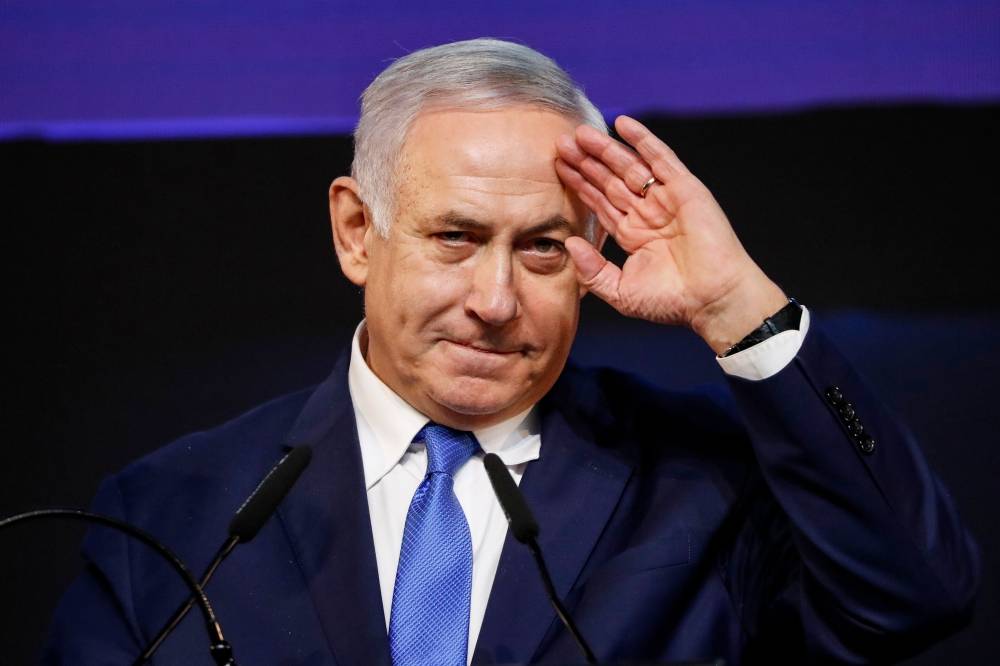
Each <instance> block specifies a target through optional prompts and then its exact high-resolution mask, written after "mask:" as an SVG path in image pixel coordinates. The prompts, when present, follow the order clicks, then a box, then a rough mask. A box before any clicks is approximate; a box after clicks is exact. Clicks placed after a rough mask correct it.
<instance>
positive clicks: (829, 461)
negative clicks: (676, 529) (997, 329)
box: [728, 326, 980, 663]
mask: <svg viewBox="0 0 1000 666" xmlns="http://www.w3.org/2000/svg"><path fill="white" fill-rule="evenodd" d="M728 382H729V385H730V388H731V390H732V392H733V394H734V396H735V399H736V403H737V406H738V409H739V411H740V413H741V415H742V417H743V420H744V423H745V426H746V428H747V430H748V433H749V435H750V438H751V441H752V443H753V447H754V452H755V454H756V457H757V460H758V462H759V465H760V469H761V471H762V475H763V480H764V484H765V485H766V489H765V491H769V494H771V495H773V497H774V498H775V499H776V500H777V507H778V508H777V509H776V511H775V513H777V514H780V518H781V520H780V521H777V522H776V521H771V522H770V524H771V525H772V527H770V528H766V529H764V530H763V531H762V536H760V537H759V538H758V539H757V541H758V544H757V546H756V547H750V546H747V543H746V542H745V541H744V542H743V543H742V544H741V546H740V547H739V548H738V549H737V550H736V551H735V552H734V559H736V560H740V558H742V560H743V561H742V562H740V561H737V563H736V564H734V565H733V566H732V567H731V571H735V572H736V575H734V576H733V579H732V584H731V594H733V596H734V597H736V599H735V602H736V604H737V607H738V608H743V609H752V612H753V613H754V615H755V616H754V617H747V618H745V624H747V625H748V626H752V627H755V628H762V627H766V626H768V624H770V625H771V627H772V628H777V629H778V631H780V630H781V627H782V626H784V628H785V629H786V630H787V629H788V622H787V621H785V620H787V618H789V617H794V618H796V619H795V622H796V623H798V625H799V626H798V632H796V633H798V634H799V639H798V640H800V641H801V642H802V643H803V645H802V648H804V649H805V650H806V651H807V652H808V653H811V654H812V655H813V656H816V657H819V658H822V659H833V660H836V661H838V662H848V663H850V662H871V661H873V660H874V661H883V660H889V659H898V658H900V657H902V656H905V655H907V654H911V653H914V652H916V651H919V650H920V649H922V648H924V647H926V646H927V645H928V644H929V643H930V642H932V641H934V640H937V639H939V638H940V637H941V636H943V635H945V634H947V633H950V632H951V631H954V630H955V629H956V628H957V627H959V626H961V625H962V624H964V623H965V622H966V621H967V619H968V616H969V614H970V613H971V608H972V605H973V600H974V597H975V594H976V590H977V587H978V584H979V574H980V558H979V554H978V551H977V548H976V545H975V543H974V542H973V540H972V538H971V536H970V535H969V534H968V533H967V531H966V530H965V528H964V527H963V525H962V523H961V521H960V520H959V518H958V514H957V512H956V509H955V506H954V503H953V501H952V499H951V497H950V496H949V495H948V492H947V490H946V489H945V488H944V487H943V486H942V484H941V482H940V480H938V479H937V477H936V476H935V475H934V474H933V473H932V472H931V471H930V469H929V468H928V466H927V462H926V461H925V459H924V458H923V456H922V454H921V452H920V449H919V447H918V446H917V443H916V442H915V441H914V438H913V437H912V435H911V434H910V433H909V432H907V431H906V430H905V429H904V428H903V427H902V426H901V425H900V424H899V423H898V422H897V421H896V420H895V419H894V418H893V417H892V416H891V415H890V414H889V413H888V412H887V410H886V409H885V408H884V407H883V406H882V405H881V404H880V403H879V402H878V401H877V400H876V399H875V397H874V396H873V395H872V393H871V391H870V390H869V389H868V388H867V387H866V386H865V385H864V383H863V382H862V381H861V380H860V378H859V377H858V376H857V375H856V374H855V372H854V371H853V370H852V369H851V368H850V366H849V364H848V363H847V362H846V361H845V360H844V359H843V357H842V356H841V355H840V354H839V353H838V352H837V350H836V349H834V348H833V346H832V345H831V344H830V342H829V341H828V340H827V339H826V337H825V336H824V335H823V332H822V331H821V330H819V328H818V327H815V326H814V327H813V328H811V330H810V331H809V333H808V335H807V336H806V340H805V341H804V343H803V346H802V348H801V349H800V350H799V353H798V355H797V356H796V358H795V359H794V360H793V361H792V362H791V363H790V364H789V365H788V366H786V367H785V368H784V369H783V370H781V371H780V372H779V373H778V374H776V375H774V376H772V377H770V378H768V379H766V380H763V381H758V382H752V381H746V380H741V379H737V378H729V379H728ZM763 522H764V524H768V523H767V521H763ZM778 523H781V524H783V525H785V526H786V527H785V528H775V527H773V525H775V524H778ZM781 532H785V533H786V534H781ZM786 537H787V538H786ZM761 541H764V542H765V543H764V544H763V545H761V544H760V543H759V542H761ZM782 543H785V544H787V545H788V547H787V548H785V549H784V551H782V547H781V545H780V544H782ZM761 553H767V554H768V555H770V556H773V557H770V558H769V559H767V560H766V561H768V562H769V563H768V564H767V565H766V566H764V567H763V568H761V567H760V566H758V565H759V563H760V562H762V561H765V560H759V561H758V562H757V563H754V562H751V561H749V560H750V559H752V558H757V557H759V556H760V555H761ZM789 553H791V556H790V555H789ZM775 567H780V568H781V569H782V571H781V572H780V576H779V577H782V578H783V583H782V585H783V587H782V589H781V590H780V591H778V592H776V593H775V595H774V596H773V597H772V600H771V603H770V605H769V606H768V605H767V604H761V603H760V602H759V601H756V600H754V599H752V598H751V597H752V596H753V595H755V594H758V593H759V592H760V589H761V583H760V581H761V579H762V577H764V578H766V577H767V576H768V575H772V577H773V576H776V575H778V574H777V573H776V572H775V571H774V568H775ZM769 569H770V571H768V570H769ZM740 572H743V574H742V575H741V573H740ZM751 581H752V582H751ZM748 612H749V610H748ZM768 616H770V618H769V617H768ZM775 618H778V619H775ZM781 618H784V620H783V619H781Z"/></svg>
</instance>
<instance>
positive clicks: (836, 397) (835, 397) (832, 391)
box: [826, 386, 844, 406]
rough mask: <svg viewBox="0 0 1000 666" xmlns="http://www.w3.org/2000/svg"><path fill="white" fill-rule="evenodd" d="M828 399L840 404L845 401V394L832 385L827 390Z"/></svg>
mask: <svg viewBox="0 0 1000 666" xmlns="http://www.w3.org/2000/svg"><path fill="white" fill-rule="evenodd" d="M826 399H827V400H829V401H830V402H831V403H832V404H834V405H837V406H839V405H840V403H842V402H844V394H843V393H841V392H840V389H839V388H838V387H836V386H831V387H830V388H828V389H827V390H826Z"/></svg>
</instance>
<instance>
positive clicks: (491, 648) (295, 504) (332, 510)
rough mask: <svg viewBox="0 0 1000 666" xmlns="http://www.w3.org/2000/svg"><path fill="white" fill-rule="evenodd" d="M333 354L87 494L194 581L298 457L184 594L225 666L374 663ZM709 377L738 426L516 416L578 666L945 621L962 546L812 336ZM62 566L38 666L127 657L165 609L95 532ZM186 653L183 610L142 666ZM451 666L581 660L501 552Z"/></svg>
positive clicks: (157, 587) (817, 641) (762, 648)
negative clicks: (533, 448) (324, 369)
mask: <svg viewBox="0 0 1000 666" xmlns="http://www.w3.org/2000/svg"><path fill="white" fill-rule="evenodd" d="M347 361H348V356H347V355H344V357H343V358H342V359H341V361H340V362H339V363H338V365H337V367H336V368H335V370H334V371H333V374H332V376H331V377H330V378H329V379H328V380H327V381H326V382H324V383H323V384H321V385H320V386H319V387H318V388H316V389H315V390H310V391H304V392H301V393H297V394H293V395H289V396H286V397H283V398H280V399H278V400H275V401H273V402H270V403H268V404H266V405H264V406H262V407H259V408H257V409H255V410H254V411H252V412H250V413H248V414H246V415H244V416H241V417H240V418H237V419H236V420H234V421H232V422H230V423H227V424H225V425H223V426H221V427H219V428H216V429H214V430H212V431H209V432H203V433H197V434H194V435H191V436H188V437H186V438H184V439H181V440H179V441H178V442H175V443H174V444H172V445H170V446H168V447H166V448H164V449H162V450H160V451H158V452H156V453H154V454H153V455H151V456H149V457H147V458H145V459H143V460H141V461H139V462H137V463H135V464H133V465H132V466H130V467H129V468H127V469H126V470H125V471H123V472H122V473H120V474H118V475H117V476H115V477H113V478H111V479H109V480H108V481H106V482H105V483H104V484H103V485H102V487H101V489H100V491H99V493H98V496H97V499H96V500H95V504H94V506H95V509H96V510H98V511H101V512H104V513H108V514H112V515H115V516H118V517H120V518H123V519H126V520H128V521H131V522H133V523H135V524H138V525H140V526H143V527H145V528H146V529H148V530H149V531H151V532H152V533H154V534H155V535H157V536H158V537H159V538H161V539H162V540H163V541H164V542H166V543H167V544H168V545H170V546H171V547H172V548H174V549H175V550H176V551H177V552H178V553H179V554H180V555H181V556H182V558H183V559H184V560H185V561H186V562H188V563H189V565H190V566H191V567H192V569H194V570H195V571H200V570H201V568H202V567H203V566H205V564H207V562H208V560H209V559H210V557H211V555H212V554H213V553H214V551H215V549H216V548H217V547H218V546H219V544H220V543H221V541H222V540H223V538H224V535H225V534H226V526H227V524H228V521H229V519H230V517H231V516H232V514H233V512H234V511H235V509H236V508H237V507H238V506H239V504H240V503H241V501H242V500H243V499H244V498H245V497H246V496H247V495H248V494H249V493H250V492H251V491H252V490H253V488H254V486H255V485H256V484H257V482H258V481H259V480H260V478H261V477H262V476H263V475H264V474H265V473H266V471H267V470H268V469H269V468H270V467H271V466H272V465H273V464H274V462H275V461H276V460H277V459H278V458H279V457H280V456H281V455H282V451H283V448H284V447H286V446H288V445H300V444H308V445H309V446H311V447H312V448H313V451H314V458H313V461H312V464H311V465H310V467H309V468H308V469H307V470H306V472H305V474H304V475H303V477H302V478H301V479H300V481H299V483H298V485H297V486H296V487H295V488H294V489H293V490H292V492H291V494H290V495H289V496H288V497H287V498H286V500H285V501H284V503H283V504H282V506H281V507H280V509H279V511H278V514H277V516H276V517H275V518H274V519H272V520H271V521H270V522H269V523H268V524H267V525H266V526H265V527H264V529H263V530H262V531H261V533H260V534H259V535H258V537H257V539H256V540H255V541H253V542H252V543H250V544H247V545H245V546H243V547H241V548H239V549H237V550H236V552H235V553H234V554H233V556H232V557H231V558H230V560H229V561H227V562H226V563H225V564H224V565H223V567H222V568H221V569H220V570H219V572H218V574H217V575H216V577H215V579H214V580H213V581H212V582H211V584H210V585H209V586H208V590H207V591H208V594H209V597H210V598H211V600H212V601H213V604H214V606H215V608H216V610H217V613H218V615H219V618H220V620H221V622H222V623H223V627H224V629H225V631H226V634H227V637H228V638H229V639H230V640H231V641H232V643H233V645H234V647H235V649H236V653H237V657H238V658H239V663H240V664H242V665H243V666H254V665H261V666H265V665H266V666H274V665H276V664H282V665H292V664H295V665H301V666H307V665H308V666H319V665H321V664H322V665H328V664H339V665H340V666H355V665H366V666H367V665H388V664H389V662H390V660H389V651H388V643H387V639H386V630H385V625H384V619H383V609H382V603H381V597H380V593H379V585H378V579H377V571H376V564H375V555H374V547H373V544H372V537H371V528H370V524H369V516H368V507H367V501H366V496H365V488H364V481H363V473H362V467H361V457H360V452H359V446H358V440H357V433H356V429H355V423H354V415H353V410H352V407H351V402H350V397H349V394H348V389H347ZM729 383H730V388H731V393H732V396H733V398H735V403H736V404H735V411H736V412H737V413H738V414H739V415H740V416H741V417H742V418H739V417H737V416H734V414H733V412H734V410H733V409H732V407H733V406H732V405H729V406H728V407H727V406H726V405H724V404H723V401H721V400H720V399H718V398H713V397H712V396H710V395H695V394H678V393H668V392H663V391H660V390H658V389H655V388H653V387H650V386H646V385H642V384H640V383H639V382H637V381H636V380H634V379H632V378H630V377H628V376H625V375H622V374H621V373H618V372H615V371H609V370H599V371H584V370H580V369H576V368H574V367H568V368H567V369H566V370H565V372H564V373H563V375H562V376H561V378H560V379H559V381H558V383H557V384H556V386H555V387H554V388H553V389H552V390H551V391H550V393H549V394H548V395H547V396H546V397H545V398H544V400H543V401H542V402H541V403H540V413H541V428H542V449H541V457H540V458H539V460H537V461H536V462H533V463H531V464H530V465H529V466H528V469H527V472H526V473H525V475H524V478H523V480H522V483H521V488H522V489H523V491H524V493H525V495H526V496H527V498H528V501H529V502H530V503H531V505H532V506H533V508H534V510H535V512H536V514H537V517H538V520H539V522H540V524H541V526H542V533H541V539H540V541H541V546H542V548H543V550H544V552H545V554H546V556H547V558H548V562H549V566H550V567H551V570H552V574H553V578H554V579H555V585H556V588H557V589H558V591H559V594H560V595H562V596H563V597H564V598H565V599H566V602H567V605H568V606H569V608H570V609H571V610H572V612H573V614H574V615H575V616H576V619H577V621H578V623H579V625H580V627H581V629H582V631H583V633H584V635H585V636H587V638H588V639H589V641H590V643H591V644H592V646H593V648H594V650H595V652H596V653H597V655H598V656H599V657H600V658H601V659H621V660H625V659H630V660H635V659H655V660H686V659H701V658H710V657H724V658H726V659H727V660H728V661H729V663H752V662H763V661H765V660H770V659H785V658H787V659H793V660H794V661H795V662H796V663H802V662H805V661H812V660H815V661H824V660H835V661H844V662H857V661H884V660H888V659H893V658H896V657H899V656H902V655H905V654H908V653H910V652H913V651H916V650H918V649H920V648H921V647H923V646H925V645H926V644H927V643H929V642H930V641H932V640H934V639H935V638H937V637H939V636H941V635H942V634H944V633H946V632H948V631H950V630H952V629H953V628H954V627H956V626H958V625H960V624H961V623H962V622H963V621H964V619H965V618H966V617H967V615H968V613H969V610H970V607H971V604H972V599H973V597H974V594H975V589H976V587H977V582H978V573H979V558H978V554H977V551H976V548H975V545H974V544H973V543H972V540H971V538H970V537H969V536H968V535H967V533H966V531H965V529H964V528H963V527H962V525H961V523H960V522H959V519H958V517H957V515H956V513H955V508H954V506H953V504H952V502H951V500H950V499H949V497H948V495H947V493H946V491H945V490H943V489H942V487H941V485H940V483H939V482H938V480H937V479H936V478H935V476H934V475H933V474H932V473H931V472H930V471H929V470H928V468H927V466H926V463H925V461H924V459H923V458H922V456H921V455H920V453H919V450H918V448H917V446H916V444H915V443H914V442H913V441H912V439H911V437H910V436H909V435H908V434H907V433H906V432H905V430H903V429H901V428H900V426H899V425H898V424H897V423H896V421H895V420H894V419H893V418H892V417H891V416H890V415H889V414H887V413H886V411H885V410H884V408H883V407H882V406H881V405H880V404H879V403H878V402H877V401H876V400H875V399H874V398H873V397H872V396H871V395H870V393H869V391H868V389H867V388H866V387H865V386H864V385H863V384H862V382H861V381H859V379H858V378H857V377H856V375H855V374H854V372H853V371H852V370H851V369H850V367H849V366H848V365H847V364H846V362H845V361H844V360H843V359H842V358H841V357H840V356H839V354H838V353H837V352H836V351H835V350H833V349H832V348H831V347H830V345H829V343H828V342H827V341H826V340H825V339H824V337H823V334H822V332H821V331H820V330H818V328H817V327H815V326H814V327H813V329H812V330H811V331H810V333H809V335H808V336H807V339H806V342H805V344H804V346H803V347H802V349H801V351H800V353H799V355H798V356H797V358H796V359H795V360H794V361H793V362H792V363H791V364H790V365H789V366H788V367H786V368H785V369H784V370H782V371H781V372H780V373H779V374H777V375H776V376H774V377H772V378H770V379H767V380H765V381H761V382H746V381H742V380H737V379H730V380H729ZM832 385H836V386H838V387H840V389H841V390H842V392H843V394H844V395H845V396H846V399H847V400H849V401H851V403H853V407H854V409H855V410H856V412H857V414H858V416H859V417H860V419H861V421H862V422H863V424H864V428H865V430H866V432H868V433H870V434H871V435H872V436H873V437H874V438H875V443H876V444H875V449H874V451H873V452H872V453H871V454H870V455H866V454H865V453H863V452H862V451H860V450H859V448H858V446H857V443H856V440H855V439H854V438H852V437H851V435H850V434H849V432H848V430H847V427H846V421H845V420H844V418H842V416H841V415H840V414H839V412H838V410H837V409H836V408H835V407H834V406H833V405H831V404H830V402H829V401H828V400H827V399H826V397H825V391H826V389H827V388H828V387H830V386H832ZM728 399H729V398H728V397H727V398H726V400H728ZM483 491H484V492H489V489H484V490H483ZM84 552H85V556H86V558H87V561H88V567H87V570H86V572H85V573H84V575H83V576H82V577H81V578H80V579H79V580H77V581H76V582H75V583H74V585H73V586H72V587H71V589H70V590H69V591H68V592H67V594H66V596H65V597H64V599H63V601H62V603H61V604H60V606H59V608H58V609H57V612H56V617H55V621H54V624H53V629H52V633H51V636H50V643H49V646H48V648H47V651H46V656H45V662H46V663H49V664H67V665H68V664H72V665H74V666H80V665H88V664H129V663H131V661H132V660H133V659H134V658H135V657H136V656H137V654H138V653H139V652H140V650H141V648H142V646H143V645H144V644H145V643H146V642H147V641H148V640H149V638H150V637H151V636H152V635H153V634H155V632H156V631H157V630H158V629H159V627H160V626H161V624H162V623H163V622H164V620H165V619H166V618H167V617H168V616H169V615H170V614H171V612H172V611H173V610H174V608H175V607H176V606H177V604H178V603H179V602H180V601H181V600H182V599H183V598H184V596H185V595H186V591H185V589H184V588H183V587H182V585H181V584H180V583H179V582H178V580H177V577H176V575H175V574H174V573H173V572H172V571H170V570H168V569H167V568H166V566H165V565H164V564H163V563H161V562H160V561H159V560H158V559H157V558H155V557H154V556H153V555H152V554H151V553H149V552H147V551H146V549H145V547H144V546H142V545H141V544H133V543H130V542H128V541H126V540H125V539H123V538H121V537H119V536H118V535H117V534H114V533H110V532H108V531H106V530H104V529H101V528H96V529H94V530H93V531H92V532H91V533H90V534H89V535H88V538H87V539H86V542H85V546H84ZM206 646H207V639H206V636H205V630H204V626H203V624H202V622H201V618H200V617H199V616H198V614H197V613H191V614H189V616H188V618H187V619H186V620H185V621H184V623H183V624H182V625H181V627H180V628H179V630H178V631H177V632H176V633H175V634H174V635H173V636H172V637H170V638H169V639H168V640H167V641H166V642H165V643H164V644H163V646H162V649H161V650H160V652H159V656H158V658H157V659H156V663H163V664H192V665H196V664H203V663H204V664H210V663H211V661H210V659H209V657H208V656H207V647H206ZM474 661H475V662H476V663H514V662H536V661H537V662H549V663H570V662H580V661H582V660H581V659H580V657H579V655H578V653H577V651H576V648H575V646H574V644H573V643H572V641H571V639H570V637H569V636H568V634H567V633H566V632H565V631H564V630H563V629H562V628H561V626H560V625H559V623H558V621H557V620H556V617H555V615H554V612H553V611H552V609H551V607H550V605H549V603H548V601H547V600H546V598H545V595H544V593H543V589H542V586H541V583H540V581H539V577H538V574H537V572H536V570H535V568H534V564H533V563H532V561H531V558H530V555H529V553H528V552H526V550H525V549H524V548H523V547H522V546H520V544H518V543H516V542H514V541H513V540H512V538H511V537H510V536H509V535H508V539H507V542H506V543H505V545H504V550H503V554H502V557H501V561H500V565H499V568H498V571H497V574H496V579H495V581H494V584H493V589H492V593H491V596H490V600H489V605H488V607H487V611H486V616H485V619H484V623H483V627H482V632H481V634H480V636H479V641H478V645H477V646H476V651H475V654H474Z"/></svg>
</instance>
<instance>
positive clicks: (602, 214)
mask: <svg viewBox="0 0 1000 666" xmlns="http://www.w3.org/2000/svg"><path fill="white" fill-rule="evenodd" d="M556 173H557V174H558V175H559V178H560V179H561V180H562V181H563V183H565V184H566V185H567V186H568V187H571V188H573V189H574V190H575V191H576V193H577V195H578V196H579V197H580V200H581V201H582V202H583V205H585V206H586V207H587V208H589V209H590V210H592V211H594V213H596V214H597V219H598V221H600V223H601V226H602V227H604V228H605V229H606V230H607V232H608V233H609V234H611V235H612V236H613V237H617V234H618V227H619V225H620V224H621V222H622V220H624V218H625V215H624V213H622V211H621V210H620V209H619V208H617V207H616V206H615V205H614V204H612V203H611V201H609V200H608V198H607V197H606V196H605V195H604V193H603V192H601V190H599V189H598V188H597V187H595V186H594V185H593V184H592V183H591V182H590V181H589V180H587V179H586V178H584V176H583V174H581V173H580V172H579V171H577V170H576V169H575V168H573V167H572V166H570V165H569V164H567V163H566V162H564V161H563V160H562V159H560V158H556Z"/></svg>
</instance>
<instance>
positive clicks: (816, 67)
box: [0, 0, 1000, 138]
mask: <svg viewBox="0 0 1000 666" xmlns="http://www.w3.org/2000/svg"><path fill="white" fill-rule="evenodd" d="M482 36H492V37H499V38H504V39H513V40H516V41H520V42H524V43H526V44H529V45H530V46H533V47H534V48H537V49H539V50H541V51H543V52H545V53H547V54H548V55H550V56H552V57H554V58H555V59H556V60H557V61H559V62H560V63H561V64H562V65H564V66H565V67H566V68H567V69H568V70H569V71H570V73H571V74H573V75H574V76H576V78H577V79H579V81H580V82H581V83H583V85H584V86H585V87H586V89H587V91H588V93H589V95H590V96H591V97H592V98H593V100H594V101H595V102H596V103H597V105H598V106H599V107H601V108H602V109H603V110H604V111H605V112H606V113H607V114H609V115H610V114H613V113H615V112H618V111H622V110H625V111H630V112H636V113H641V112H647V113H648V112H650V111H661V112H662V111H669V112H684V113H706V112H712V113H715V112H731V111H746V110H773V109H779V108H790V107H793V108H798V107H803V106H814V105H829V104H837V105H841V104H856V103H863V102H878V101H887V100H889V101H895V102H900V101H903V102H920V101H923V102H927V101H944V102H981V101H983V100H990V99H994V100H995V99H997V98H998V97H1000V3H998V2H996V1H988V0H937V1H928V0H880V1H878V2H872V1H871V0H849V1H841V2H797V1H796V0H755V1H754V2H743V1H741V0H673V1H671V2H664V1H663V0H632V1H630V2H610V1H595V0H576V1H574V2H567V1H565V0H564V1H556V2H554V1H552V0H507V1H505V2H476V1H474V0H469V1H466V2H452V1H443V0H436V1H431V2H405V1H398V0H397V1H395V2H390V1H387V0H339V1H337V2H332V1H330V0H286V1H284V2H274V1H273V0H240V1H236V0H199V1H198V2H189V1H187V2H177V1H175V0H142V2H135V1H134V0H102V1H97V0H5V1H4V2H3V3H2V4H0V44H2V48H0V91H2V92H0V136H6V137H12V136H21V137H24V136H42V137H49V138H87V137H90V138H93V137H98V138H101V137H104V138H107V137H118V138H121V137H144V136H206V135H212V136H220V135H226V136H228V135H234V134H237V135H247V134H250V135H258V134H270V135H273V134H304V133H305V134H314V133H316V132H341V131H345V130H347V129H349V128H350V127H352V126H353V124H354V122H355V120H356V117H357V105H356V101H357V97H358V94H359V93H360V92H361V90H362V89H363V88H364V86H365V85H367V83H368V82H369V81H370V80H371V78H372V77H373V76H374V75H375V74H376V73H378V72H379V71H380V70H381V69H382V68H383V67H385V65H386V63H387V62H389V61H390V60H392V59H394V58H398V57H400V56H401V55H404V54H406V53H408V52H410V51H412V50H415V49H418V48H422V47H424V46H429V45H433V44H439V43H442V42H446V41H452V40H456V39H468V38H471V37H482Z"/></svg>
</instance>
